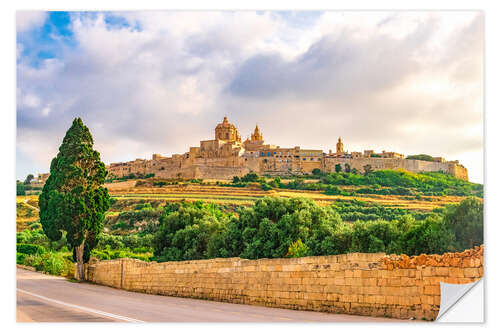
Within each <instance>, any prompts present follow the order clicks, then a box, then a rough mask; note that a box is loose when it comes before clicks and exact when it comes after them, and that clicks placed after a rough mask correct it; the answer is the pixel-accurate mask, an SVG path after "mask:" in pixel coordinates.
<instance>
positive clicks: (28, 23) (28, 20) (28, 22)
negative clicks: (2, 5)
mask: <svg viewBox="0 0 500 333" xmlns="http://www.w3.org/2000/svg"><path fill="white" fill-rule="evenodd" d="M46 18H47V12H42V11H29V10H19V11H17V12H16V30H17V32H18V33H20V32H26V31H28V30H31V29H34V28H37V27H40V26H42V25H43V23H44V22H45V19H46Z"/></svg>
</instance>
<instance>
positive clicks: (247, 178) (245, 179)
mask: <svg viewBox="0 0 500 333" xmlns="http://www.w3.org/2000/svg"><path fill="white" fill-rule="evenodd" d="M258 180H259V176H258V175H257V174H256V173H255V172H249V173H247V174H246V175H244V176H243V177H241V181H242V182H248V183H252V182H256V181H258Z"/></svg>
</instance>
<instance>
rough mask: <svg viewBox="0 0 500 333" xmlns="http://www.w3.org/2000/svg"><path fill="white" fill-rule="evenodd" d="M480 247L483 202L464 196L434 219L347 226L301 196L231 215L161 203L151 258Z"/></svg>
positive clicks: (330, 209) (208, 208) (406, 217)
mask: <svg viewBox="0 0 500 333" xmlns="http://www.w3.org/2000/svg"><path fill="white" fill-rule="evenodd" d="M482 243H483V204H482V202H481V201H480V200H479V199H476V198H467V199H465V200H464V201H462V203H460V205H454V206H448V207H446V209H445V210H444V212H443V214H442V215H441V216H439V215H437V214H435V215H429V216H427V217H426V218H425V219H421V220H417V219H416V218H415V217H413V216H412V215H403V216H399V217H398V218H397V219H396V220H394V221H387V220H382V219H377V220H370V221H359V220H358V221H356V222H354V223H350V222H346V221H344V220H343V219H342V217H341V215H340V214H339V213H338V212H337V211H336V208H335V207H334V206H330V207H320V206H318V205H317V204H316V203H314V201H312V200H309V199H305V198H293V199H281V198H270V197H266V198H263V199H259V200H258V201H256V203H255V204H254V206H251V207H247V208H241V209H240V210H239V211H238V212H237V215H236V216H234V215H231V214H227V213H225V212H223V211H222V210H221V209H220V208H218V206H217V205H214V204H204V203H201V202H200V203H173V204H167V207H166V208H165V211H164V213H163V214H162V215H161V216H160V226H159V229H158V231H157V232H156V233H155V235H154V238H153V249H154V260H157V261H171V260H193V259H208V258H216V257H242V258H248V259H258V258H281V257H286V256H293V255H294V254H295V255H296V254H297V253H300V254H301V255H308V256H316V255H333V254H342V253H348V252H386V253H405V254H407V255H418V254H420V253H443V252H446V251H462V250H464V249H466V248H470V247H473V246H475V245H480V244H482Z"/></svg>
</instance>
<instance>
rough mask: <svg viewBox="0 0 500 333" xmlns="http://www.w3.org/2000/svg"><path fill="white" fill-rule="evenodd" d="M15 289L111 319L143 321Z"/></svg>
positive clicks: (132, 321) (133, 321)
mask: <svg viewBox="0 0 500 333" xmlns="http://www.w3.org/2000/svg"><path fill="white" fill-rule="evenodd" d="M16 290H17V291H19V292H21V293H25V294H28V295H31V296H33V297H38V298H41V299H43V300H46V301H49V302H52V303H56V304H59V305H63V306H67V307H70V308H75V309H78V310H82V311H86V312H90V313H95V314H99V315H101V316H105V317H109V318H113V319H119V320H123V321H127V322H131V323H145V321H142V320H139V319H134V318H129V317H125V316H120V315H116V314H113V313H109V312H104V311H100V310H95V309H91V308H87V307H85V306H80V305H75V304H71V303H66V302H63V301H58V300H56V299H52V298H48V297H45V296H42V295H37V294H34V293H32V292H29V291H26V290H22V289H19V288H16Z"/></svg>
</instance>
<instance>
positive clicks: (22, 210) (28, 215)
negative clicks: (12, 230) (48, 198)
mask: <svg viewBox="0 0 500 333" xmlns="http://www.w3.org/2000/svg"><path fill="white" fill-rule="evenodd" d="M36 220H38V196H35V195H26V196H17V197H16V230H17V231H23V230H24V229H26V228H27V227H28V223H30V222H35V221H36Z"/></svg>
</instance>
